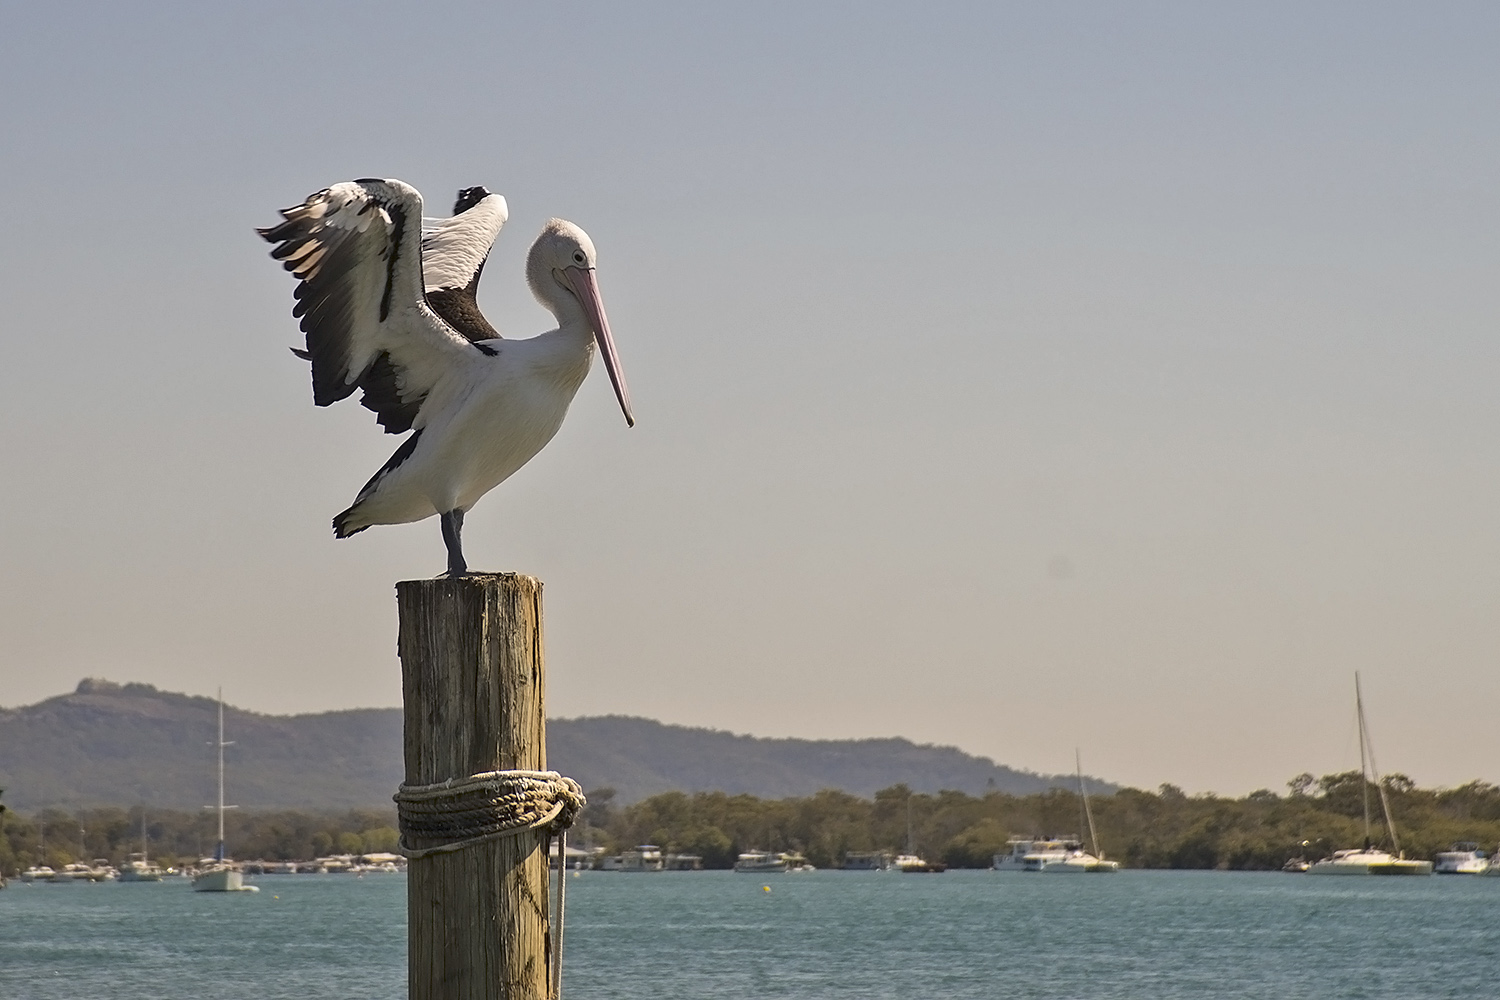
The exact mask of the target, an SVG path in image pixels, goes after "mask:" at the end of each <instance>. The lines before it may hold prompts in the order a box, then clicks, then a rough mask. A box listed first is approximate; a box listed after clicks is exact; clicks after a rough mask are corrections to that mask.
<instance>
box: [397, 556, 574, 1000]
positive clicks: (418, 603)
mask: <svg viewBox="0 0 1500 1000" xmlns="http://www.w3.org/2000/svg"><path fill="white" fill-rule="evenodd" d="M396 602H397V605H398V607H399V608H400V615H401V633H400V639H399V641H398V646H399V649H400V654H401V677H402V696H403V701H404V703H405V712H404V719H405V725H404V729H405V752H406V784H407V785H432V784H436V783H438V782H442V781H447V780H449V779H455V778H456V779H462V778H467V777H468V776H470V775H472V774H477V773H480V772H484V771H499V770H512V769H520V770H530V771H541V770H544V769H545V768H546V766H547V750H546V735H547V731H546V715H545V707H544V704H543V687H544V684H543V678H544V672H543V667H542V584H541V581H540V580H537V579H535V578H533V577H529V576H521V575H518V574H514V573H505V574H495V575H490V574H485V575H472V576H462V577H458V578H456V579H437V580H405V581H402V582H401V583H398V584H397V585H396ZM544 836H545V834H544V833H543V831H541V830H524V831H521V832H519V833H517V834H515V835H512V836H505V837H500V838H498V839H492V840H487V841H484V842H481V843H477V844H471V845H469V846H466V847H463V848H462V849H460V850H456V851H452V852H449V853H435V854H428V855H425V856H418V857H413V858H412V860H411V862H410V865H409V867H408V872H409V874H408V880H407V890H406V893H407V896H406V910H407V920H408V926H407V948H408V952H407V984H408V991H409V993H408V995H409V997H410V1000H547V997H548V996H549V990H548V983H549V982H550V975H549V973H550V968H549V964H548V962H549V959H548V956H549V948H548V944H549V940H550V939H549V932H550V927H549V914H548V907H547V901H548V894H547V876H548V871H547V859H546V857H545V856H544V854H543V850H542V841H543V837H544ZM406 846H407V847H409V848H413V849H416V851H420V850H421V849H422V848H427V847H432V846H436V845H435V844H434V843H433V842H431V841H428V842H423V841H421V840H415V841H412V842H409V843H408V844H407V845H406ZM414 853H415V852H414Z"/></svg>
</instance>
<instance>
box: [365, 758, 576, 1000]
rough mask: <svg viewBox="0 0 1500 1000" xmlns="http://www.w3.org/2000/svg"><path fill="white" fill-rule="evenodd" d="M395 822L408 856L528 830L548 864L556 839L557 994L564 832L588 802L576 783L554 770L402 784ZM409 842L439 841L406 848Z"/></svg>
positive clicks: (556, 990) (558, 985) (555, 990)
mask: <svg viewBox="0 0 1500 1000" xmlns="http://www.w3.org/2000/svg"><path fill="white" fill-rule="evenodd" d="M392 798H394V799H395V800H396V815H397V818H398V820H399V823H400V826H401V843H400V851H401V853H402V854H404V855H406V856H407V857H408V858H425V857H427V856H428V855H431V854H446V853H448V852H450V851H460V850H463V849H464V848H465V847H472V846H473V845H475V844H482V843H485V842H486V841H490V840H498V839H500V838H501V837H513V836H515V835H516V834H519V833H524V832H525V831H527V830H541V831H543V834H544V840H543V847H542V851H543V857H544V858H546V859H547V861H545V862H544V863H545V864H548V865H550V863H551V855H552V839H553V838H554V837H555V838H557V853H558V872H557V874H558V879H557V927H556V929H555V930H554V932H553V934H552V963H551V964H552V969H551V973H552V975H551V980H552V982H551V983H550V987H551V992H552V996H553V997H554V998H560V997H561V996H562V935H563V914H564V910H563V906H564V905H565V902H566V900H567V896H566V895H565V893H566V892H567V885H568V846H567V845H568V841H567V830H568V827H570V826H572V825H573V821H574V820H575V819H577V818H578V814H579V813H580V812H582V811H583V807H584V806H586V805H587V804H588V800H587V799H586V798H584V795H583V788H582V786H580V785H579V784H578V782H576V781H574V780H573V779H572V778H569V777H565V776H564V775H561V774H558V773H557V772H556V771H484V772H482V773H480V774H471V775H469V776H468V777H467V778H449V779H448V780H447V781H443V782H439V783H438V784H435V785H407V784H403V785H402V786H401V788H400V790H399V791H397V792H396V794H395V795H394V796H392ZM412 840H424V841H434V840H436V841H440V843H438V844H435V845H433V846H431V847H412V846H411V841H412Z"/></svg>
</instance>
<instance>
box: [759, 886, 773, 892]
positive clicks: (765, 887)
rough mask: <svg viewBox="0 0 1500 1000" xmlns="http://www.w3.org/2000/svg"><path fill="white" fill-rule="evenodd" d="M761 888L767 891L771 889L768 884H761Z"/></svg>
mask: <svg viewBox="0 0 1500 1000" xmlns="http://www.w3.org/2000/svg"><path fill="white" fill-rule="evenodd" d="M761 888H762V889H764V890H766V891H767V892H770V891H771V887H770V886H768V885H763V886H761Z"/></svg>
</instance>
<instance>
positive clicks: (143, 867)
mask: <svg viewBox="0 0 1500 1000" xmlns="http://www.w3.org/2000/svg"><path fill="white" fill-rule="evenodd" d="M161 877H162V870H161V866H160V865H158V864H155V863H154V862H152V860H151V858H150V857H149V855H148V853H147V849H146V810H145V809H144V808H142V809H141V853H139V854H132V855H131V856H130V860H128V861H126V862H125V863H124V864H123V865H121V866H120V874H119V876H118V878H119V880H120V881H121V882H160V881H161Z"/></svg>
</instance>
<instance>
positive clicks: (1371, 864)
mask: <svg viewBox="0 0 1500 1000" xmlns="http://www.w3.org/2000/svg"><path fill="white" fill-rule="evenodd" d="M1354 710H1355V715H1356V716H1357V717H1358V721H1359V774H1360V791H1361V793H1362V802H1363V804H1364V817H1365V843H1364V846H1363V847H1360V848H1356V849H1346V850H1341V851H1334V852H1333V853H1332V854H1330V855H1329V856H1328V857H1326V858H1323V859H1322V860H1321V861H1317V862H1314V863H1313V865H1312V866H1311V867H1310V868H1308V869H1307V873H1308V874H1309V875H1431V874H1432V862H1431V861H1420V860H1417V859H1415V858H1408V857H1407V856H1406V853H1405V852H1404V851H1402V850H1401V838H1400V836H1399V835H1398V834H1397V833H1396V824H1395V822H1394V821H1393V820H1392V819H1391V803H1390V799H1389V798H1387V796H1386V794H1385V785H1383V784H1381V781H1380V769H1379V768H1378V767H1376V766H1375V747H1374V745H1373V744H1371V742H1370V730H1369V727H1368V726H1367V725H1366V724H1365V699H1364V693H1363V691H1362V690H1361V689H1360V684H1359V673H1358V671H1356V672H1355V674H1354ZM1372 778H1373V779H1374V780H1373V782H1372V781H1371V779H1372ZM1372 783H1373V784H1374V785H1375V788H1376V790H1377V791H1379V792H1380V808H1381V811H1382V813H1384V815H1385V830H1386V833H1387V834H1388V835H1389V836H1390V838H1391V846H1392V847H1394V848H1395V849H1396V853H1395V854H1391V853H1390V852H1389V851H1383V850H1379V849H1378V848H1376V847H1374V846H1373V843H1372V841H1371V840H1370V785H1371V784H1372Z"/></svg>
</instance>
